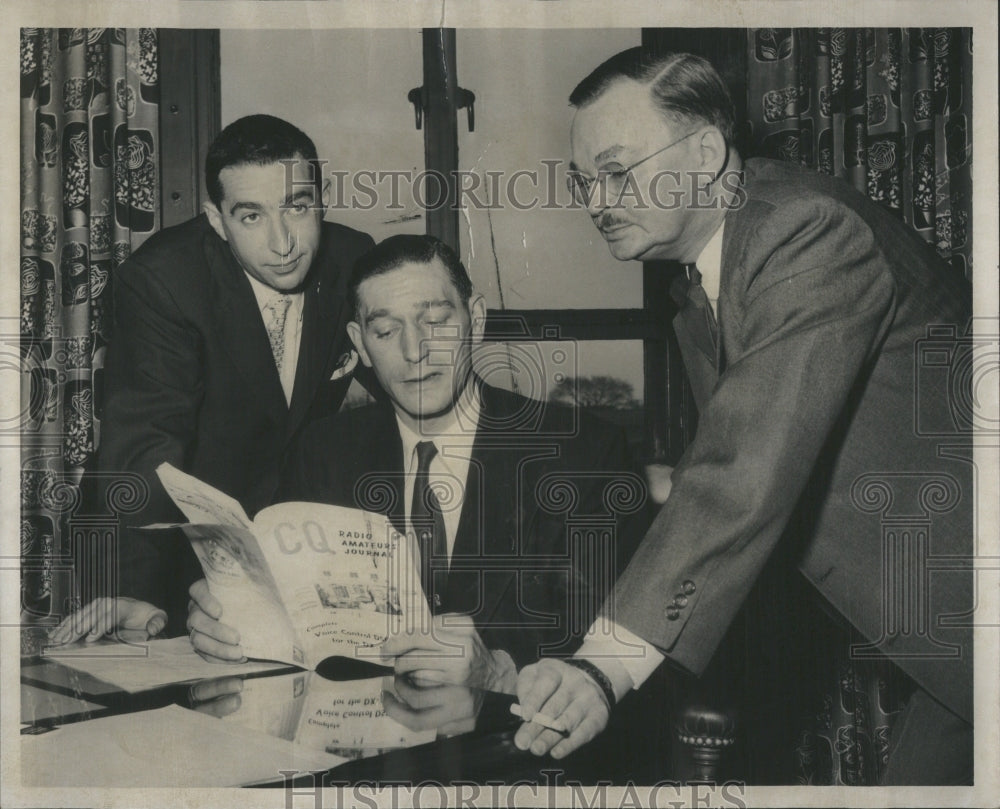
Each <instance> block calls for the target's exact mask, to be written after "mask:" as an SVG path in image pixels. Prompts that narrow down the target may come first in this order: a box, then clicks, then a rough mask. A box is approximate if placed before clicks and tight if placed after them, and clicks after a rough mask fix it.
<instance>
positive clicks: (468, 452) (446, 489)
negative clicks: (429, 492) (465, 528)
mask: <svg viewBox="0 0 1000 809" xmlns="http://www.w3.org/2000/svg"><path fill="white" fill-rule="evenodd" d="M479 409H480V402H479V394H478V392H477V389H476V386H475V385H474V384H470V385H469V386H468V387H467V388H466V389H465V393H464V394H463V396H462V398H461V399H460V401H459V404H458V405H456V406H455V408H454V410H453V412H452V417H451V418H450V419H449V421H448V423H447V424H446V425H445V427H444V429H442V430H440V431H436V432H435V433H434V434H433V435H430V434H419V433H417V432H415V431H414V430H412V429H411V428H410V427H408V426H407V425H405V424H404V423H403V422H402V420H401V419H400V418H399V416H397V417H396V423H397V424H398V425H399V435H400V438H402V440H403V466H404V471H405V472H406V478H405V490H404V505H405V509H406V525H407V528H408V529H409V530H410V531H412V530H413V526H412V525H411V524H410V506H411V505H412V503H413V489H414V486H415V485H416V475H417V444H418V443H419V442H421V441H433V442H434V443H435V445H436V446H437V454H436V455H435V456H434V457H433V458H432V459H431V465H430V471H429V473H428V477H429V479H430V485H431V487H432V488H433V490H434V492H435V494H437V495H438V502H439V504H440V506H441V513H442V516H443V517H444V528H445V533H446V534H447V540H448V558H449V560H450V559H451V554H452V550H453V549H454V547H455V536H456V534H457V533H458V523H459V520H460V519H461V516H462V504H463V503H464V502H465V486H466V483H467V481H468V478H469V464H470V463H471V459H472V447H473V444H474V443H475V441H476V430H477V428H478V425H479ZM445 493H447V494H445Z"/></svg>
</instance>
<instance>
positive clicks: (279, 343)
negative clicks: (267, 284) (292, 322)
mask: <svg viewBox="0 0 1000 809" xmlns="http://www.w3.org/2000/svg"><path fill="white" fill-rule="evenodd" d="M291 305H292V299H291V297H289V296H288V295H279V296H278V297H277V298H275V299H274V300H272V301H269V302H268V303H266V304H264V327H265V328H266V329H267V339H268V340H269V341H270V343H271V353H272V354H273V355H274V364H275V366H277V368H278V375H279V376H280V375H281V366H282V363H283V362H284V361H285V321H286V320H287V319H288V307H290V306H291Z"/></svg>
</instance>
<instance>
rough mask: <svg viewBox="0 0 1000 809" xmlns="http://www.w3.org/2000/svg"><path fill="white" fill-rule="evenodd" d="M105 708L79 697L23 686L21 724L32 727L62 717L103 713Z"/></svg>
mask: <svg viewBox="0 0 1000 809" xmlns="http://www.w3.org/2000/svg"><path fill="white" fill-rule="evenodd" d="M103 710H105V707H104V706H103V705H98V704H97V703H96V702H89V701H87V700H85V699H79V698H77V697H67V696H65V695H64V694H57V693H54V692H52V691H46V690H44V689H42V688H38V687H37V686H34V685H27V684H24V683H22V684H21V723H22V724H26V725H30V724H33V723H35V722H43V721H45V720H46V719H54V718H56V717H60V716H76V715H77V714H83V713H92V712H95V711H103Z"/></svg>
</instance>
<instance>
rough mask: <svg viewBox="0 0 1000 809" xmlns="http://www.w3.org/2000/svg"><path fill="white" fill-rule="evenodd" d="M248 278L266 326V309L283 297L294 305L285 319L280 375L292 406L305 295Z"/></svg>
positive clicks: (287, 400)
mask: <svg viewBox="0 0 1000 809" xmlns="http://www.w3.org/2000/svg"><path fill="white" fill-rule="evenodd" d="M247 278H249V279H250V288H251V289H253V296H254V297H255V298H256V299H257V306H258V308H259V309H260V316H261V320H262V321H263V322H264V325H265V326H266V325H267V319H266V315H265V314H264V307H265V306H267V305H268V304H269V303H271V301H273V300H275V298H280V297H281V296H282V295H288V297H289V298H291V299H292V303H291V305H290V306H289V307H288V316H287V317H286V318H285V358H284V360H283V361H282V363H281V372H280V374H279V378H280V379H281V389H282V390H283V391H284V393H285V402H286V403H287V404H289V405H291V403H292V390H293V389H294V388H295V369H296V368H297V367H298V365H299V343H300V342H301V341H302V303H303V298H304V295H303V294H302V293H301V292H297V293H295V294H294V295H293V294H290V293H287V292H281V291H280V290H277V289H273V288H271V287H269V286H267V284H262V283H261V282H260V281H258V280H257V279H256V278H254V277H253V276H252V275H250V273H247Z"/></svg>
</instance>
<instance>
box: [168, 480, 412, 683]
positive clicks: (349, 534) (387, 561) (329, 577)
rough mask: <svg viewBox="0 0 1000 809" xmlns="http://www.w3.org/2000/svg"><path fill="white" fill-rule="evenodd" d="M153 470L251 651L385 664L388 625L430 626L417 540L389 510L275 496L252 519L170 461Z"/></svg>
mask: <svg viewBox="0 0 1000 809" xmlns="http://www.w3.org/2000/svg"><path fill="white" fill-rule="evenodd" d="M156 473H157V475H159V478H160V481H161V482H162V483H163V486H164V488H165V489H166V490H167V493H168V494H169V495H170V496H171V497H172V498H173V501H174V502H175V503H176V504H177V507H178V508H179V509H180V510H181V511H182V512H183V513H184V516H186V517H187V518H188V520H189V521H190V523H189V524H185V525H181V526H179V527H180V528H181V530H183V532H184V533H185V534H186V535H187V537H188V539H189V540H190V541H191V545H192V546H193V548H194V551H195V553H196V554H197V556H198V559H199V560H201V566H202V569H203V570H204V572H205V578H206V579H207V581H208V588H209V590H210V591H211V593H212V595H213V596H215V598H217V599H218V600H219V603H220V604H222V619H221V620H222V621H223V622H224V623H226V624H228V625H229V626H231V627H233V628H234V629H236V630H237V631H238V632H239V633H240V645H241V646H242V647H243V652H244V654H246V656H247V657H250V658H261V659H265V660H278V661H282V662H286V663H293V664H295V665H297V666H301V667H303V668H307V669H315V668H316V666H317V665H319V663H321V662H322V661H323V660H325V659H327V658H329V657H352V658H365V659H368V660H370V661H372V662H381V659H380V657H379V655H378V650H377V648H373V647H377V646H378V645H379V644H381V643H382V642H383V641H384V640H385V639H386V637H388V635H389V634H390V633H391V632H392V633H394V632H398V631H405V630H406V629H409V628H415V627H417V626H429V624H430V620H431V619H430V611H429V609H428V606H427V601H426V599H425V597H424V594H423V590H422V589H421V586H420V577H419V574H418V572H417V571H418V569H419V566H418V564H417V560H416V558H415V550H414V545H413V543H411V542H410V541H409V540H408V538H407V537H406V536H405V535H402V534H400V533H399V532H398V531H396V530H395V529H394V528H393V526H392V524H391V523H390V522H389V520H388V519H387V518H386V517H384V516H382V515H380V514H372V513H369V512H366V511H361V510H359V509H353V508H343V507H340V506H330V505H325V504H320V503H278V504H276V505H273V506H269V507H268V508H265V509H263V510H262V511H261V512H260V513H258V514H257V516H256V518H255V519H253V520H251V519H250V518H249V517H247V515H246V512H244V510H243V508H242V507H241V506H240V504H239V503H238V502H237V501H236V500H235V499H233V498H232V497H229V496H228V495H225V494H223V493H222V492H220V491H219V490H218V489H214V488H213V487H211V486H209V485H208V484H206V483H203V482H202V481H200V480H198V479H197V478H194V477H192V476H191V475H187V474H185V473H183V472H181V471H180V470H178V469H176V468H175V467H173V466H171V465H170V464H167V463H164V464H161V465H160V466H159V467H158V468H157V470H156Z"/></svg>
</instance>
